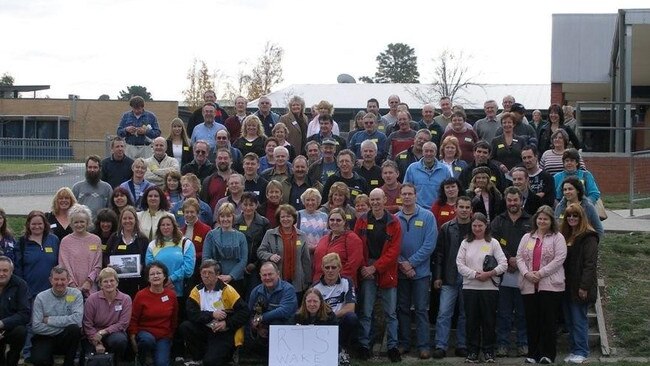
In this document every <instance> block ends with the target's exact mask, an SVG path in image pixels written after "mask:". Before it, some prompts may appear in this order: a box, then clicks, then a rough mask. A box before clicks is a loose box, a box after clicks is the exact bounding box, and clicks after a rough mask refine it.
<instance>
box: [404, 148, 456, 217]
mask: <svg viewBox="0 0 650 366" xmlns="http://www.w3.org/2000/svg"><path fill="white" fill-rule="evenodd" d="M437 152H438V147H437V146H436V144H434V143H433V142H431V141H429V142H425V143H424V145H422V159H420V160H419V161H416V162H414V163H413V164H411V165H409V167H408V169H406V174H405V175H404V183H412V184H413V185H415V186H416V187H418V188H419V189H421V194H419V195H418V197H417V203H418V205H420V206H421V207H424V208H430V207H431V206H432V205H433V203H434V202H436V200H437V199H438V189H439V188H440V184H441V183H442V182H443V181H444V180H445V179H447V178H451V172H450V171H449V169H448V168H447V167H446V166H444V165H443V164H442V163H440V162H439V161H438V159H436V153H437Z"/></svg>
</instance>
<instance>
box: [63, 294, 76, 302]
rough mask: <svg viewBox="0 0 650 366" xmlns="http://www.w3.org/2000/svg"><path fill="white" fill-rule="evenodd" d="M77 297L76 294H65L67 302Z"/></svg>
mask: <svg viewBox="0 0 650 366" xmlns="http://www.w3.org/2000/svg"><path fill="white" fill-rule="evenodd" d="M76 298H77V297H76V296H74V295H65V301H66V302H74V300H75V299H76Z"/></svg>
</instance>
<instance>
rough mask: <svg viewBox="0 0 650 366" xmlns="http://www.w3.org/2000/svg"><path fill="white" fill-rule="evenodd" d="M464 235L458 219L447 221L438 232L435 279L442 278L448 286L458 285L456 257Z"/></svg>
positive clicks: (434, 253)
mask: <svg viewBox="0 0 650 366" xmlns="http://www.w3.org/2000/svg"><path fill="white" fill-rule="evenodd" d="M463 239H465V238H464V237H461V236H460V226H459V224H458V220H457V219H453V220H451V221H449V222H446V223H445V224H444V225H442V227H441V228H440V231H439V232H438V242H437V244H436V250H435V251H434V252H433V264H434V278H433V279H434V280H442V284H443V285H446V286H454V285H456V278H457V277H458V267H457V266H456V257H457V256H458V249H459V248H460V243H462V241H463Z"/></svg>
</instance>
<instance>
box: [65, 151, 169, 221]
mask: <svg viewBox="0 0 650 366" xmlns="http://www.w3.org/2000/svg"><path fill="white" fill-rule="evenodd" d="M163 141H164V139H163ZM101 167H102V165H101V160H100V158H99V156H97V155H90V156H88V157H87V158H86V179H85V180H82V181H79V182H77V183H75V184H74V185H73V186H72V194H74V196H75V198H76V199H77V203H79V204H81V205H86V206H88V208H89V209H90V211H91V212H92V213H93V217H95V216H97V212H99V210H101V209H102V208H104V207H108V199H109V198H110V197H111V193H113V188H111V185H110V184H108V183H106V182H104V181H103V180H100V179H99V177H100V174H101V173H100V170H101Z"/></svg>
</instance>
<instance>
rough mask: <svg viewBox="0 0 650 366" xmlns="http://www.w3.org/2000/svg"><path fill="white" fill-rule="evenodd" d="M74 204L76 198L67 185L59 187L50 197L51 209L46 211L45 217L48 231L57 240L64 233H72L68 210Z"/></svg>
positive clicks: (64, 234) (61, 237) (62, 236)
mask: <svg viewBox="0 0 650 366" xmlns="http://www.w3.org/2000/svg"><path fill="white" fill-rule="evenodd" d="M76 204H77V199H76V198H75V196H74V194H72V190H71V189H70V188H68V187H62V188H59V190H58V191H56V193H55V194H54V197H53V198H52V211H50V212H48V213H46V214H45V218H46V219H47V222H48V223H49V225H50V227H49V229H50V233H52V234H54V235H55V236H56V237H57V238H59V241H60V240H61V239H63V238H64V237H65V236H66V235H68V234H72V227H71V226H70V221H69V220H68V210H69V209H70V207H72V206H74V205H76Z"/></svg>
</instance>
